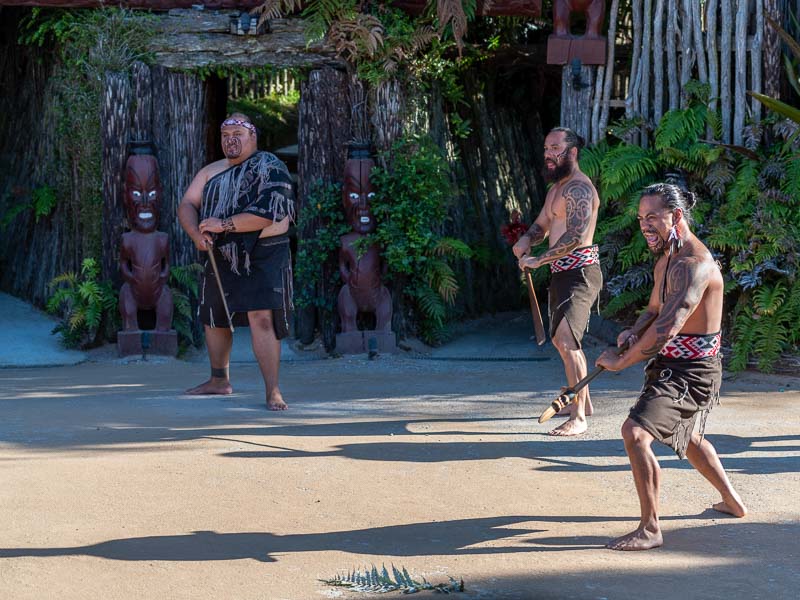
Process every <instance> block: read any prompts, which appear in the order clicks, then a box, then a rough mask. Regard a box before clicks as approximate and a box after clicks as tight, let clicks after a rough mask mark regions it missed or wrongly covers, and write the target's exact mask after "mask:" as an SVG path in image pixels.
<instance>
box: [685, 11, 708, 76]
mask: <svg viewBox="0 0 800 600" xmlns="http://www.w3.org/2000/svg"><path fill="white" fill-rule="evenodd" d="M688 8H689V10H690V11H691V16H690V17H689V18H690V19H691V21H692V26H693V27H694V32H693V34H692V37H693V38H694V56H695V61H696V63H697V76H698V78H699V79H700V82H701V83H708V64H707V63H708V61H707V59H706V50H705V45H704V43H703V10H702V8H701V7H700V3H699V2H697V0H689V6H688Z"/></svg>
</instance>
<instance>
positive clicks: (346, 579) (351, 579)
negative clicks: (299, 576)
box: [320, 565, 464, 594]
mask: <svg viewBox="0 0 800 600" xmlns="http://www.w3.org/2000/svg"><path fill="white" fill-rule="evenodd" d="M392 576H394V579H392ZM449 579H450V582H449V583H439V584H436V585H434V584H432V583H428V581H427V580H426V579H425V578H424V577H423V578H422V581H415V580H414V579H413V578H412V577H411V575H409V574H408V571H406V569H405V567H401V568H400V569H398V568H397V567H395V566H394V565H392V574H391V575H390V574H389V571H388V570H387V569H386V566H385V565H384V566H383V567H382V568H381V570H380V571H378V568H377V567H376V566H375V565H372V568H371V569H364V571H363V572H362V571H358V570H353V571H352V572H348V573H347V574H345V575H344V576H342V575H339V574H337V575H336V576H335V577H334V578H332V579H320V581H321V582H323V583H325V584H327V585H331V586H334V587H346V588H348V589H350V590H352V591H354V592H365V593H374V594H385V593H387V592H402V593H403V594H415V593H417V592H419V591H422V590H433V591H434V592H439V593H443V594H450V593H452V592H463V591H464V582H463V581H457V580H455V579H453V578H452V577H450V578H449Z"/></svg>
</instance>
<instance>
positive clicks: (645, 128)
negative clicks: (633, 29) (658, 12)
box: [639, 0, 653, 148]
mask: <svg viewBox="0 0 800 600" xmlns="http://www.w3.org/2000/svg"><path fill="white" fill-rule="evenodd" d="M642 18H643V20H644V33H643V34H642V56H641V61H642V85H641V87H640V91H641V94H642V96H641V97H642V99H641V114H642V117H643V118H644V125H642V139H641V140H640V141H639V143H640V144H641V146H642V148H647V146H648V145H649V126H650V117H651V115H650V52H651V50H652V45H653V0H644V10H643V13H642Z"/></svg>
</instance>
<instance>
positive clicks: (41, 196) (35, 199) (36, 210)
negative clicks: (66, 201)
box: [31, 185, 58, 222]
mask: <svg viewBox="0 0 800 600" xmlns="http://www.w3.org/2000/svg"><path fill="white" fill-rule="evenodd" d="M31 196H32V197H31V205H32V208H33V214H34V216H35V217H36V221H37V222H38V221H39V218H40V217H46V216H48V215H49V214H50V213H51V212H53V209H54V208H55V207H56V203H57V202H58V199H57V198H56V193H55V190H54V189H53V188H51V187H50V186H49V185H43V186H42V187H38V188H36V189H35V190H33V193H32V194H31Z"/></svg>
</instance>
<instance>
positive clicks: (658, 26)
mask: <svg viewBox="0 0 800 600" xmlns="http://www.w3.org/2000/svg"><path fill="white" fill-rule="evenodd" d="M663 115H664V0H656V13H655V15H653V120H654V121H655V122H656V123H658V122H659V121H661V117H662V116H663Z"/></svg>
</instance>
